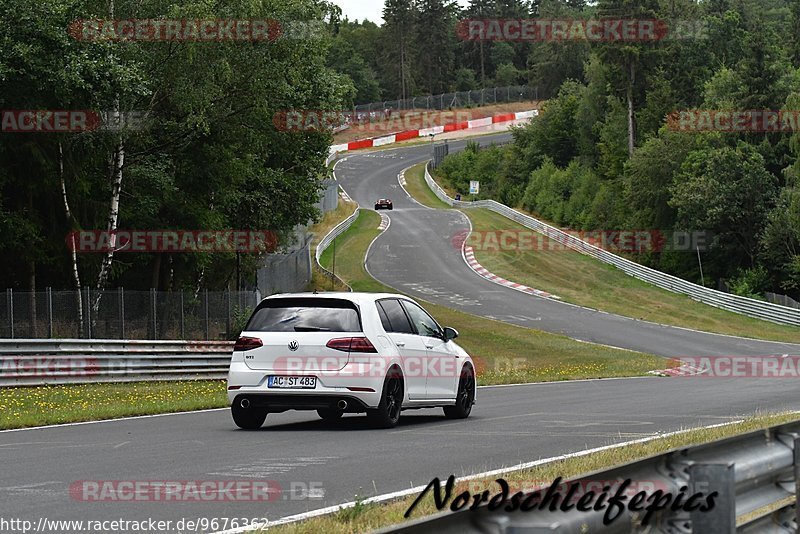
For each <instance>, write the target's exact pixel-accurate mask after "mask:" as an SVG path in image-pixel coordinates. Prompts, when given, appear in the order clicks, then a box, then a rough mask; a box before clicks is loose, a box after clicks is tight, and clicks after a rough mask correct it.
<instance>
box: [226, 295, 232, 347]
mask: <svg viewBox="0 0 800 534" xmlns="http://www.w3.org/2000/svg"><path fill="white" fill-rule="evenodd" d="M230 337H231V290H230V289H228V290H226V291H225V339H230Z"/></svg>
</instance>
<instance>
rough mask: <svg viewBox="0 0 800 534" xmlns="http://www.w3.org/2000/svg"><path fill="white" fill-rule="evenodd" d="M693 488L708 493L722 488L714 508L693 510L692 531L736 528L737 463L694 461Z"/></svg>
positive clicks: (719, 533)
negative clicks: (703, 462)
mask: <svg viewBox="0 0 800 534" xmlns="http://www.w3.org/2000/svg"><path fill="white" fill-rule="evenodd" d="M689 491H690V492H691V493H701V494H703V495H708V494H710V493H711V492H715V491H716V492H718V493H719V495H718V496H717V498H716V499H715V503H716V504H715V506H714V508H713V509H712V510H707V511H704V512H703V511H700V509H699V508H698V509H697V510H694V511H693V512H692V513H691V517H692V532H698V533H700V532H713V533H715V534H729V533H730V534H734V533H735V532H736V477H735V469H734V464H732V463H727V464H694V465H692V466H690V467H689Z"/></svg>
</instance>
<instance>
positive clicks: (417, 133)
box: [330, 109, 539, 156]
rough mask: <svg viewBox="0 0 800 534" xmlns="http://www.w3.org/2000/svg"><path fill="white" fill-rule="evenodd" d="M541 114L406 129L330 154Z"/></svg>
mask: <svg viewBox="0 0 800 534" xmlns="http://www.w3.org/2000/svg"><path fill="white" fill-rule="evenodd" d="M537 115H539V110H536V109H533V110H530V111H518V112H516V113H501V114H498V115H495V116H493V117H484V118H482V119H475V120H471V121H462V122H452V123H450V124H445V125H444V126H434V127H433V128H422V129H419V130H406V131H404V132H398V133H395V134H392V135H387V136H384V137H375V138H372V139H360V140H358V141H350V142H349V143H344V144H341V145H334V146H332V147H331V150H330V154H331V156H333V155H334V154H338V153H340V152H349V151H351V150H359V149H362V148H375V147H379V146H386V145H391V144H394V143H399V142H400V141H407V140H409V139H417V138H419V137H428V136H430V135H439V134H443V133H449V132H457V131H459V130H472V129H475V128H486V127H487V126H491V125H493V124H502V123H505V122H514V121H520V120H525V119H531V118H533V117H536V116H537Z"/></svg>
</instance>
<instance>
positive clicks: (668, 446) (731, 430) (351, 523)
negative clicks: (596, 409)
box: [269, 413, 798, 534]
mask: <svg viewBox="0 0 800 534" xmlns="http://www.w3.org/2000/svg"><path fill="white" fill-rule="evenodd" d="M797 419H798V415H797V413H784V414H771V415H755V416H749V417H747V418H746V419H743V420H742V422H738V423H734V424H730V425H726V426H721V427H717V428H712V429H696V430H689V431H687V432H684V433H681V434H677V435H671V436H668V437H665V438H658V439H655V440H652V441H649V442H646V443H639V444H634V445H626V446H624V447H617V448H613V449H608V450H605V451H601V452H597V453H594V454H591V455H586V456H580V457H576V458H568V459H566V460H561V461H558V462H553V463H549V464H545V465H541V466H537V467H535V468H533V469H526V470H523V471H517V472H515V473H513V474H508V475H505V476H503V477H502V478H505V479H506V480H507V481H508V483H509V486H511V487H512V488H519V487H525V488H530V487H531V486H532V485H535V483H541V482H544V483H547V481H552V480H555V479H556V478H558V477H563V478H564V479H566V480H569V479H570V478H576V477H578V476H581V475H583V474H587V473H591V472H594V471H599V470H605V469H611V468H613V467H615V466H619V465H624V464H626V463H630V462H634V461H636V460H641V459H644V458H647V457H649V456H653V455H657V454H661V453H664V452H667V451H670V450H672V449H676V448H680V447H687V446H691V445H698V444H701V443H708V442H710V441H715V440H719V439H723V438H727V437H731V436H735V435H737V434H744V433H747V432H753V431H756V430H760V429H763V428H767V427H771V426H775V425H780V424H784V423H789V422H792V421H796V420H797ZM451 474H453V473H431V478H432V477H434V476H438V477H440V478H441V479H442V480H444V479H446V478H447V477H448V476H449V475H451ZM456 474H457V473H456ZM496 478H497V477H491V478H487V479H478V480H472V481H469V482H458V483H457V484H456V488H455V489H454V491H453V495H458V494H459V493H460V492H462V491H467V490H468V491H471V492H475V493H477V492H481V491H484V490H489V492H490V493H491V494H492V495H494V494H495V493H497V491H498V485H497V484H496V483H495V482H494V481H495V479H496ZM534 481H535V482H534ZM532 482H533V483H532ZM428 497H429V498H427V499H425V500H424V501H422V502H421V503H420V505H419V506H418V507H417V508H416V509H415V510H414V513H413V515H412V517H411V519H418V518H420V517H425V516H429V515H432V514H435V513H438V512H437V510H436V508H435V507H434V505H433V502H432V501H433V499H432V498H430V495H429V496H428ZM416 498H417V496H416V495H412V496H409V497H405V498H401V499H398V500H395V501H390V502H388V503H384V504H363V503H359V504H358V505H357V506H355V507H353V508H348V509H344V510H340V511H338V512H336V513H333V514H329V515H326V516H321V517H317V518H313V519H308V520H306V521H303V522H301V523H291V524H288V525H281V526H277V527H272V528H270V529H269V531H270V532H275V533H278V534H305V533H313V532H336V533H348V534H349V533H356V532H371V531H373V530H375V529H378V528H383V527H388V526H390V525H395V524H398V523H402V522H404V521H408V520H407V519H405V518H404V517H403V514H404V513H405V512H406V510H408V508H409V506H410V505H411V503H412V502H414V500H415V499H416ZM357 502H358V501H357Z"/></svg>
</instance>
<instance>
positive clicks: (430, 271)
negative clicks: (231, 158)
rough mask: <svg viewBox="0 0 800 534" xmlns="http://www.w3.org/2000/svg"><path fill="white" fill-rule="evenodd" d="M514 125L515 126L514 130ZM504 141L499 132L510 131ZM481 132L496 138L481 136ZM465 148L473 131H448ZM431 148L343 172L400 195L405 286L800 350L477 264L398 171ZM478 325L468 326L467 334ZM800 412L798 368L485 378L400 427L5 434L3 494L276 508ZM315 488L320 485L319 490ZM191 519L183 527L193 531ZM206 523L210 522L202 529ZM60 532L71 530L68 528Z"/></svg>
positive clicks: (361, 184) (579, 320)
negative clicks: (235, 485) (560, 298)
mask: <svg viewBox="0 0 800 534" xmlns="http://www.w3.org/2000/svg"><path fill="white" fill-rule="evenodd" d="M505 137H507V136H505ZM500 138H502V137H500ZM481 142H482V143H485V142H487V139H485V138H484V139H481ZM451 146H452V147H453V148H454V149H456V148H458V147H459V146H463V143H458V142H454V143H451ZM429 150H430V147H411V148H401V149H396V150H389V151H385V152H375V153H369V154H359V155H351V156H348V157H347V158H346V159H345V160H344V161H342V162H341V163H340V164H339V165H338V166H337V175H338V176H339V178H340V179H341V181H342V183H343V184H344V187H345V188H346V189H347V191H348V193H349V194H350V195H352V196H353V197H354V198H356V199H357V200H358V201H359V202H360V203H361V204H362V205H363V206H369V205H370V204H371V203H372V202H374V200H375V199H376V198H378V197H389V198H392V199H393V200H394V201H395V211H393V212H391V213H390V214H389V217H391V219H392V224H391V226H390V227H389V229H388V230H387V232H386V233H385V234H383V235H382V236H381V237H379V238H378V240H377V241H376V242H375V246H373V247H372V250H371V252H370V258H369V262H368V264H369V268H370V270H371V272H372V273H373V274H374V275H375V276H377V277H378V278H379V279H380V280H382V281H384V282H386V283H388V284H389V285H392V286H394V287H397V288H399V289H401V290H403V291H405V292H407V293H409V294H411V295H414V296H417V297H420V298H423V299H426V300H431V301H434V302H438V303H441V304H445V305H448V306H452V307H455V308H458V309H461V310H464V311H467V312H470V313H475V314H478V315H484V316H487V317H494V318H498V319H501V320H506V321H509V322H513V323H516V324H521V325H524V326H531V327H535V328H539V329H544V330H550V331H553V332H559V333H565V334H567V335H571V336H573V337H576V338H580V339H587V340H592V341H599V342H603V343H609V344H612V345H618V346H624V347H629V348H635V349H640V350H645V351H649V352H655V353H658V354H665V355H676V354H725V353H728V354H767V353H768V354H773V353H780V352H784V351H787V350H789V349H790V348H791V349H792V350H793V351H794V350H797V347H790V346H787V345H785V344H771V343H767V342H759V341H749V340H742V339H737V338H730V337H724V336H714V335H709V334H702V333H698V332H691V331H688V330H680V329H676V328H667V327H661V326H658V325H652V324H649V323H641V322H637V321H632V320H629V319H624V318H621V317H616V316H611V315H608V314H603V313H598V312H592V311H589V310H585V309H582V308H577V307H573V306H568V305H564V304H559V303H557V302H552V301H547V300H543V299H537V298H535V297H531V296H527V295H523V294H521V293H518V292H516V291H513V290H510V289H506V288H503V287H500V286H497V285H495V284H492V283H490V282H488V281H486V280H484V279H482V278H480V277H479V276H477V275H476V274H475V273H473V272H472V271H471V270H469V268H468V267H467V266H466V264H465V263H464V261H463V259H462V258H461V253H460V251H458V250H455V249H454V248H453V246H452V244H451V243H450V237H451V236H452V235H453V234H454V233H456V232H458V231H461V230H463V229H465V228H466V227H467V221H465V220H464V218H463V216H462V215H460V214H459V213H457V212H454V211H439V210H430V209H425V208H422V207H420V206H419V205H418V204H415V203H414V202H412V201H411V200H409V199H407V197H406V196H405V193H404V192H403V190H402V189H401V188H400V186H399V184H398V183H397V174H398V173H399V172H400V171H401V170H403V169H404V168H406V167H408V166H409V165H411V164H413V163H415V162H417V161H423V160H424V159H426V158H427V157H428V154H429ZM464 334H465V335H468V333H464ZM759 409H762V410H798V409H800V396H798V395H797V387H796V384H795V382H794V381H793V380H789V379H787V380H769V379H767V380H764V379H760V380H759V379H736V380H722V379H717V380H706V381H704V380H702V379H696V380H691V379H679V378H674V379H659V378H635V379H628V380H602V381H583V382H569V383H557V384H537V385H520V386H509V387H493V388H483V389H481V390H480V392H479V403H478V404H477V405H476V407H475V410H473V416H472V417H471V418H470V419H467V420H464V421H448V420H445V419H444V418H443V417H442V415H441V411H440V410H424V411H420V412H412V413H407V414H405V415H404V416H403V417H402V418H401V423H400V426H399V427H398V428H396V429H393V430H390V431H386V430H371V429H369V428H368V427H367V425H366V420H365V418H363V417H357V416H354V417H351V416H345V417H344V419H343V420H342V421H340V422H338V423H327V422H324V421H322V420H320V419H319V418H317V416H316V414H314V413H291V412H290V413H285V414H278V415H270V416H269V418H268V419H267V423H266V425H265V426H264V428H263V429H262V430H261V431H258V432H244V431H239V430H236V429H235V427H234V425H233V423H232V421H231V419H230V415H229V413H228V411H227V410H213V411H207V412H198V413H190V414H183V415H167V416H160V417H145V418H137V419H128V420H120V421H109V422H99V423H91V424H81V425H70V426H62V427H51V428H42V429H31V430H22V431H11V432H0V462H2V465H3V477H2V483H1V484H0V502H3V503H4V509H5V510H7V511H8V512H9V514H11V515H12V516H13V517H15V518H21V519H27V520H31V521H33V522H34V525H35V524H36V522H37V520H38V518H41V517H42V516H46V517H48V518H49V519H59V520H70V519H72V520H88V519H92V520H113V519H120V518H121V519H125V520H137V521H141V520H146V519H148V518H153V519H160V520H169V521H173V528H172V531H175V524H176V523H175V522H177V521H179V520H181V519H185V520H193V521H196V520H198V519H199V518H207V519H208V518H233V517H237V518H254V517H266V518H268V519H271V520H276V519H279V518H281V517H285V516H289V515H293V514H298V513H303V512H306V511H309V510H315V509H320V508H324V507H327V506H331V505H337V504H341V503H345V502H350V501H352V500H353V496H354V495H356V494H358V495H361V496H363V497H370V496H374V495H377V494H383V493H388V492H393V491H398V490H404V489H407V488H409V487H414V486H419V485H425V484H427V483H428V482H429V481H430V480H431V478H432V477H434V476H440V477H446V476H448V475H449V474H456V475H464V474H470V473H476V472H483V471H485V470H487V469H495V468H500V467H504V466H509V465H516V464H519V463H522V462H528V461H532V460H537V459H540V458H548V457H553V456H558V455H562V454H565V453H569V452H575V451H579V450H585V449H588V448H593V447H599V446H603V445H608V444H609V443H620V442H625V441H629V440H631V439H637V438H642V437H647V436H654V435H657V434H659V433H661V432H666V431H671V430H678V429H681V428H685V427H687V426H696V425H701V424H714V423H720V422H725V421H728V420H731V419H733V418H736V416H737V415H738V414H742V413H750V412H753V411H755V410H759ZM81 480H91V481H120V480H124V481H274V483H273V484H272V487H274V488H280V489H281V490H282V491H281V492H280V493H276V494H272V495H271V496H270V497H271V499H270V500H269V501H268V502H266V501H264V500H252V499H247V498H244V499H242V500H240V501H235V500H233V501H231V500H210V501H203V500H201V501H198V500H194V501H188V502H187V501H182V500H178V499H177V498H166V497H162V499H161V500H155V501H153V500H148V499H146V498H141V499H133V500H129V499H127V498H126V496H125V495H119V494H117V495H115V494H113V493H112V494H108V493H105V494H101V495H104V497H105V500H104V501H102V502H97V501H93V500H89V501H87V500H84V499H82V498H81V493H80V492H77V493H76V492H73V493H70V487H71V486H72V485H73V484H74V483H76V482H78V481H81ZM309 489H311V491H309ZM186 530H188V529H184V531H186ZM203 530H212V529H203V528H201V529H199V531H203ZM63 531H64V532H68V531H70V530H69V529H64V530H63Z"/></svg>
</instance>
